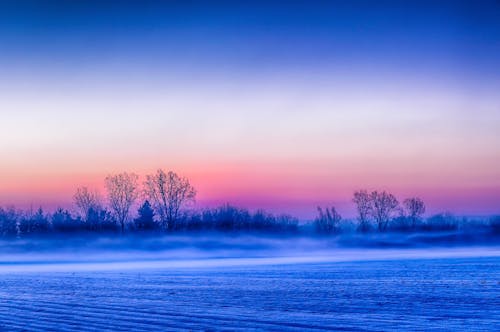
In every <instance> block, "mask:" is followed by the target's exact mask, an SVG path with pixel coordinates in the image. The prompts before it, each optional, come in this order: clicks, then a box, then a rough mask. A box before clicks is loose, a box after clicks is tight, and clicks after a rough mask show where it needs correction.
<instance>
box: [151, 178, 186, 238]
mask: <svg viewBox="0 0 500 332" xmlns="http://www.w3.org/2000/svg"><path fill="white" fill-rule="evenodd" d="M144 187H145V194H146V197H147V198H148V199H149V200H150V201H151V202H152V203H153V205H154V208H155V209H156V211H157V213H158V216H159V217H160V220H161V223H162V226H163V228H164V229H170V230H173V229H175V222H176V221H177V218H178V217H179V211H180V209H181V208H182V207H183V206H185V205H186V204H187V203H190V202H193V201H194V200H195V197H196V190H195V189H194V187H193V186H191V184H190V183H189V180H188V179H187V178H185V177H180V176H179V175H177V174H176V173H174V172H172V171H169V172H168V173H165V172H164V171H163V170H161V169H159V170H158V171H157V172H156V174H154V175H148V176H147V177H146V181H145V182H144Z"/></svg>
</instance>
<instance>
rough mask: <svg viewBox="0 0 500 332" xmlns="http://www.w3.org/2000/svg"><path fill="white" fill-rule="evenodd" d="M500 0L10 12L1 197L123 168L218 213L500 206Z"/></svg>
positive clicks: (102, 5)
mask: <svg viewBox="0 0 500 332" xmlns="http://www.w3.org/2000/svg"><path fill="white" fill-rule="evenodd" d="M499 17H500V3H499V2H498V1H378V2H375V1H328V2H326V1H325V2H319V1H318V2H311V1H276V2H273V1H266V2H246V3H243V2H238V3H237V4H236V3H234V2H230V1H227V2H215V3H211V4H207V3H206V2H196V1H165V2H154V1H2V2H0V112H1V116H2V119H1V120H2V121H0V139H1V140H0V153H1V154H2V157H3V158H2V159H3V160H4V162H3V164H2V165H1V166H0V171H1V172H0V188H3V189H0V204H2V203H11V202H13V203H20V202H22V201H26V200H28V201H30V202H31V203H35V204H38V203H40V204H49V205H55V204H62V203H64V202H65V197H67V198H69V197H71V191H72V190H73V189H74V186H77V185H85V184H89V185H95V186H99V185H100V184H99V183H100V182H99V181H101V180H102V178H103V177H104V176H105V175H106V174H107V173H110V172H116V171H122V170H128V171H131V170H135V171H137V172H139V173H147V172H151V171H154V169H155V168H157V167H164V168H172V169H174V170H177V171H178V172H180V173H185V174H187V175H188V176H190V177H191V178H192V179H193V182H194V184H195V185H196V186H197V187H198V188H199V198H200V199H199V201H200V204H215V203H221V202H226V201H230V202H235V203H238V204H241V205H246V206H249V207H257V206H264V207H267V208H270V209H272V210H273V209H274V210H290V209H291V210H292V211H290V212H296V213H298V214H300V215H304V216H308V215H310V214H311V213H314V211H315V205H316V204H336V205H338V206H340V210H341V212H342V211H345V213H347V214H349V213H351V212H352V206H351V205H350V202H349V200H350V195H351V194H352V191H353V190H356V189H359V188H360V187H368V188H369V189H371V188H374V189H376V188H381V187H383V189H388V190H391V191H394V192H396V193H397V194H398V195H400V196H407V195H420V196H422V197H423V198H424V199H426V200H428V201H429V202H430V203H429V204H430V207H431V210H432V209H434V210H436V211H437V210H443V209H449V210H456V211H457V212H459V213H474V214H478V213H479V214H481V213H493V212H498V199H500V173H499V172H500V171H499V170H498V164H499V163H500V151H499V149H498V146H499V144H500V141H499V138H498V134H497V132H498V128H500V97H499V95H498V91H500V63H499V62H500V56H499V54H500V19H499Z"/></svg>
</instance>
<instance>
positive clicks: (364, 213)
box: [352, 190, 373, 232]
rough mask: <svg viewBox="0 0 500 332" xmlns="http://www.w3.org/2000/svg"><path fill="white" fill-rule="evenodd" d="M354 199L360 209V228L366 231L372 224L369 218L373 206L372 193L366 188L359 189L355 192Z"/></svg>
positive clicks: (357, 208)
mask: <svg viewBox="0 0 500 332" xmlns="http://www.w3.org/2000/svg"><path fill="white" fill-rule="evenodd" d="M352 201H353V202H354V204H356V210H357V211H358V220H359V229H360V230H361V231H363V232H365V231H367V230H368V228H369V226H370V220H369V218H370V214H371V211H372V208H373V207H372V200H371V197H370V194H368V192H367V191H366V190H358V191H356V192H354V197H353V199H352Z"/></svg>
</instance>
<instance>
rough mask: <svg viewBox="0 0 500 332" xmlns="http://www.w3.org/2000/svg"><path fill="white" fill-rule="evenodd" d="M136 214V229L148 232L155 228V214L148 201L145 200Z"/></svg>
mask: <svg viewBox="0 0 500 332" xmlns="http://www.w3.org/2000/svg"><path fill="white" fill-rule="evenodd" d="M137 212H138V214H139V217H138V218H136V219H135V221H134V222H135V227H136V229H138V230H143V231H149V230H153V229H155V228H156V223H155V221H154V216H155V213H154V210H153V209H152V208H151V204H150V203H149V201H147V200H146V201H145V202H144V203H143V204H142V206H141V207H140V208H139V210H138V211H137Z"/></svg>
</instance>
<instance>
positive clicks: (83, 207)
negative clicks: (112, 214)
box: [73, 187, 101, 221]
mask: <svg viewBox="0 0 500 332" xmlns="http://www.w3.org/2000/svg"><path fill="white" fill-rule="evenodd" d="M73 201H74V202H75V205H76V206H77V208H78V209H79V210H80V215H81V217H82V218H84V219H85V221H88V219H89V211H90V210H91V209H94V210H98V209H100V208H101V198H100V196H99V194H98V193H97V191H95V190H94V191H90V190H89V188H87V187H79V188H77V189H76V193H75V194H74V195H73Z"/></svg>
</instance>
